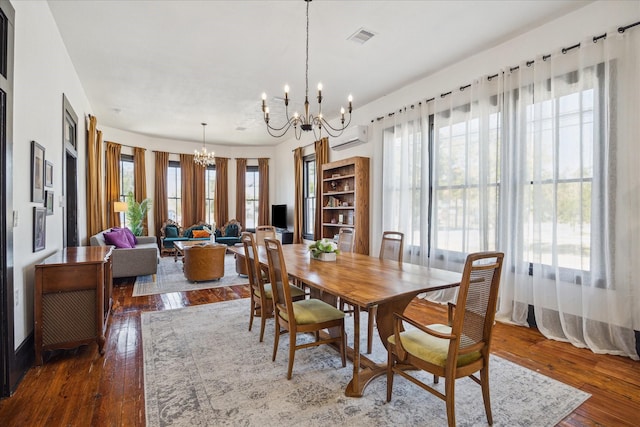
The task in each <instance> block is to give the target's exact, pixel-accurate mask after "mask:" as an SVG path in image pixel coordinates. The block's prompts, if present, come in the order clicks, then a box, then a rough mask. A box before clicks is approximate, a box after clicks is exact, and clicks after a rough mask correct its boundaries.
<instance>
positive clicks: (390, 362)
mask: <svg viewBox="0 0 640 427" xmlns="http://www.w3.org/2000/svg"><path fill="white" fill-rule="evenodd" d="M392 391H393V352H392V351H391V344H389V347H388V348H387V402H391V393H392Z"/></svg>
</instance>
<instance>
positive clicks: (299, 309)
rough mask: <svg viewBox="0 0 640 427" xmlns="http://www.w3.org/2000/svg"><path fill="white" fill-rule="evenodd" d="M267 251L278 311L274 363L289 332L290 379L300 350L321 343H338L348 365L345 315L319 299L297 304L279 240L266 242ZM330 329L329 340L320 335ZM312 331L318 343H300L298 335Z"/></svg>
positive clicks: (276, 309)
mask: <svg viewBox="0 0 640 427" xmlns="http://www.w3.org/2000/svg"><path fill="white" fill-rule="evenodd" d="M264 243H265V248H266V250H267V258H268V260H269V274H270V276H271V288H272V293H273V302H274V308H275V319H276V322H275V323H276V324H275V329H276V336H275V340H274V342H273V360H274V361H275V360H276V354H277V352H278V342H279V340H280V335H281V334H282V333H286V332H288V333H289V366H288V370H287V379H291V374H292V371H293V360H294V357H295V352H296V350H300V349H303V348H307V347H312V346H318V345H321V344H330V343H336V344H338V346H339V348H340V356H341V358H342V366H343V367H344V366H346V363H347V362H346V346H347V338H346V334H345V332H344V312H342V311H341V310H338V309H337V308H335V307H333V306H332V305H330V304H327V303H326V302H324V301H321V300H319V299H315V298H309V299H305V300H301V301H293V299H292V294H291V287H290V285H289V279H288V275H287V268H286V265H285V261H284V257H283V254H282V246H281V244H280V242H279V241H278V240H276V239H265V241H264ZM323 329H327V330H328V331H329V333H330V334H332V333H335V332H338V334H337V335H330V336H329V337H327V338H324V337H321V336H320V331H321V330H323ZM308 332H312V333H313V334H314V335H315V340H314V341H311V342H304V343H301V344H298V343H297V335H298V333H308Z"/></svg>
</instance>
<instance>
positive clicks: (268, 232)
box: [256, 225, 276, 246]
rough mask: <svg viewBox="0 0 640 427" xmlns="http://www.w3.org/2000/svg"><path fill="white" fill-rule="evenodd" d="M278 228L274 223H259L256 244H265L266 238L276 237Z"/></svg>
mask: <svg viewBox="0 0 640 427" xmlns="http://www.w3.org/2000/svg"><path fill="white" fill-rule="evenodd" d="M275 238H276V228H275V227H274V226H273V225H259V226H257V227H256V244H257V245H258V246H264V239H275Z"/></svg>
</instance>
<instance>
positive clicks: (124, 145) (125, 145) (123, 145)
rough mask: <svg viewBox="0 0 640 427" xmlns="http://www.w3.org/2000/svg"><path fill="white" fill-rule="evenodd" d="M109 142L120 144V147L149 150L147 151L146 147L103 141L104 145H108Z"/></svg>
mask: <svg viewBox="0 0 640 427" xmlns="http://www.w3.org/2000/svg"><path fill="white" fill-rule="evenodd" d="M107 142H111V143H112V144H118V145H120V146H122V147H128V148H142V149H144V150H145V151H146V150H147V149H146V148H144V147H136V146H133V145H127V144H121V143H119V142H115V141H107V140H105V141H103V143H104V144H106V143H107Z"/></svg>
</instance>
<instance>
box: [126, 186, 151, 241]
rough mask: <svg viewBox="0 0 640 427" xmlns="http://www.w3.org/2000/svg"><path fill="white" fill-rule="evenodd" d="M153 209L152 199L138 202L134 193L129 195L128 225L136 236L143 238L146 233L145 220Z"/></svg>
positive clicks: (130, 192)
mask: <svg viewBox="0 0 640 427" xmlns="http://www.w3.org/2000/svg"><path fill="white" fill-rule="evenodd" d="M150 208H151V199H144V200H143V201H141V202H140V203H138V202H136V199H135V197H134V196H133V192H132V191H129V194H127V225H128V226H129V229H130V230H131V232H132V233H133V235H134V236H142V235H143V233H144V220H145V219H146V218H147V212H148V211H149V209H150Z"/></svg>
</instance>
